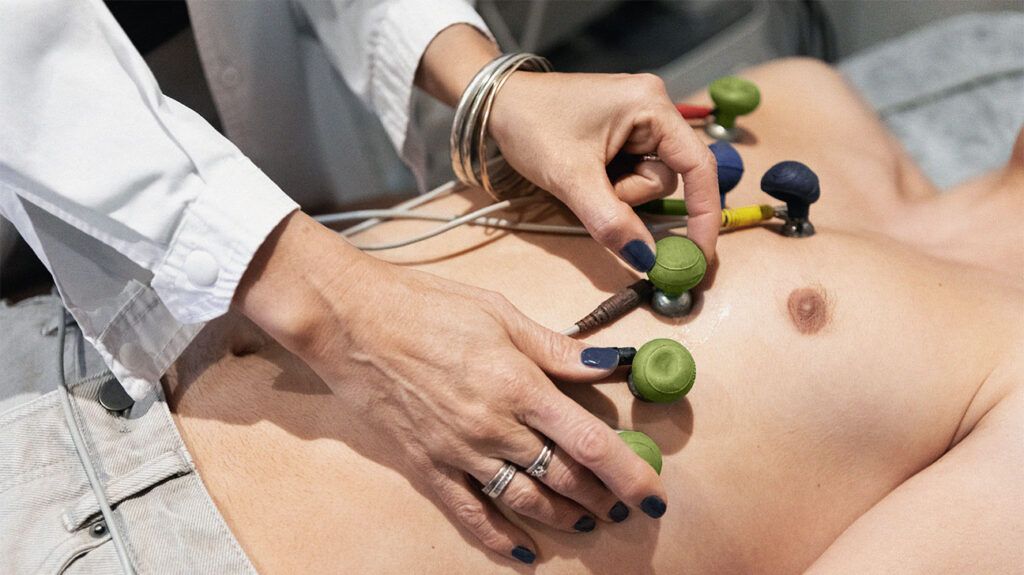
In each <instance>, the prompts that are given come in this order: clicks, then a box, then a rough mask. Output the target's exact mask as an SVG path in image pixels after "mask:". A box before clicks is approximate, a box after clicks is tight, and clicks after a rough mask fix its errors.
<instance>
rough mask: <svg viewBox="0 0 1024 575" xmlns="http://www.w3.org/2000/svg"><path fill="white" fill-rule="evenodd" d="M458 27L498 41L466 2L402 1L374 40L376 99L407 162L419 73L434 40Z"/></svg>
mask: <svg viewBox="0 0 1024 575" xmlns="http://www.w3.org/2000/svg"><path fill="white" fill-rule="evenodd" d="M455 24H469V25H471V26H473V27H474V28H476V29H477V30H480V32H482V33H483V34H485V35H486V36H487V37H488V38H491V39H492V40H493V39H494V37H493V36H492V35H491V32H490V30H489V29H488V28H487V25H486V24H484V21H483V19H482V18H480V15H479V14H477V13H476V11H475V10H473V8H472V6H470V5H469V4H467V3H465V2H423V1H422V0H400V1H398V2H394V3H392V4H391V5H390V6H389V7H388V13H387V16H386V17H385V18H384V20H383V22H382V23H381V25H380V30H379V32H378V34H376V35H375V36H374V37H373V39H372V40H371V46H370V58H371V63H370V71H371V78H370V90H371V92H370V93H371V94H372V96H371V98H372V101H373V105H374V108H375V109H376V111H377V115H378V116H379V117H380V120H381V122H382V123H383V124H384V130H385V131H386V132H387V134H388V137H390V138H391V142H392V143H393V144H394V145H395V149H396V150H398V151H399V153H401V154H402V155H403V156H406V151H405V147H406V138H407V137H408V134H409V129H410V125H409V116H410V113H411V110H410V108H411V101H412V90H413V81H414V80H415V77H416V69H417V68H419V65H420V59H421V58H422V57H423V53H424V52H426V50H427V46H428V45H430V42H431V41H432V40H433V39H434V37H436V36H437V35H438V34H439V33H441V31H442V30H444V29H445V28H448V27H449V26H453V25H455Z"/></svg>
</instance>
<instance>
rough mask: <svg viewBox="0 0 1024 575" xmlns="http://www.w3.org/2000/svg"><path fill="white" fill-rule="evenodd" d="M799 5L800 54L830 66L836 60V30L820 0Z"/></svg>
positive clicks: (811, 0) (806, 1)
mask: <svg viewBox="0 0 1024 575" xmlns="http://www.w3.org/2000/svg"><path fill="white" fill-rule="evenodd" d="M800 5H801V7H802V14H801V18H800V28H801V34H800V52H801V53H802V54H804V55H806V56H815V57H817V58H820V59H822V60H824V61H825V62H828V63H830V64H833V63H835V61H836V59H837V58H838V53H837V49H836V28H835V25H834V24H833V23H832V18H830V17H829V15H828V11H827V10H825V6H824V5H822V3H821V1H820V0H803V1H802V2H801V3H800Z"/></svg>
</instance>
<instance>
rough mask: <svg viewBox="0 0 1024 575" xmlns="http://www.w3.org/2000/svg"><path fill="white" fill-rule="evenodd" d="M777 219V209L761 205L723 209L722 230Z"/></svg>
mask: <svg viewBox="0 0 1024 575" xmlns="http://www.w3.org/2000/svg"><path fill="white" fill-rule="evenodd" d="M774 217H775V208H773V207H771V206H769V205H765V204H760V205H753V206H742V207H739V208H723V209H722V229H725V230H731V229H733V228H742V227H746V226H753V225H756V224H759V223H761V222H764V221H768V220H770V219H772V218H774Z"/></svg>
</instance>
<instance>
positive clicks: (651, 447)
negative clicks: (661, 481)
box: [618, 429, 662, 475]
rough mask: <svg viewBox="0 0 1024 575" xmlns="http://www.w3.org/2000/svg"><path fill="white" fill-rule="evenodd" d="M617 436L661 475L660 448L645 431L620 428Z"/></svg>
mask: <svg viewBox="0 0 1024 575" xmlns="http://www.w3.org/2000/svg"><path fill="white" fill-rule="evenodd" d="M618 433H619V437H621V438H622V441H625V442H626V445H628V446H629V448H630V449H632V450H633V453H636V454H637V455H639V456H640V458H641V459H643V460H644V461H646V462H647V463H649V464H650V465H651V467H653V468H654V471H656V472H657V473H658V475H661V464H662V459H661V448H660V447H658V444H657V443H655V442H654V440H653V439H651V438H650V437H648V436H647V434H646V433H641V432H639V431H629V430H625V429H624V430H620V431H619V432H618Z"/></svg>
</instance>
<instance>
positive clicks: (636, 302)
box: [576, 280, 654, 333]
mask: <svg viewBox="0 0 1024 575" xmlns="http://www.w3.org/2000/svg"><path fill="white" fill-rule="evenodd" d="M653 293H654V284H652V283H651V282H650V281H649V280H640V281H638V282H636V283H634V284H632V285H630V286H628V287H626V288H625V289H623V290H622V291H620V292H618V293H616V294H615V295H613V296H612V297H610V298H608V299H606V300H604V301H603V302H601V305H599V306H597V308H596V309H595V310H594V311H592V312H590V313H588V314H587V315H586V316H584V318H583V319H581V320H579V321H578V322H576V327H578V328H579V329H580V333H583V332H585V331H590V330H592V329H596V328H598V327H601V326H602V325H606V324H609V323H611V322H613V321H615V320H617V319H619V318H620V317H622V316H624V315H626V314H627V313H629V312H630V311H633V310H634V309H636V308H638V307H640V304H642V303H643V302H645V301H650V300H651V295H652V294H653Z"/></svg>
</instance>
